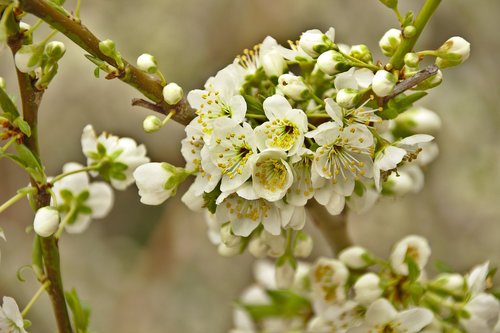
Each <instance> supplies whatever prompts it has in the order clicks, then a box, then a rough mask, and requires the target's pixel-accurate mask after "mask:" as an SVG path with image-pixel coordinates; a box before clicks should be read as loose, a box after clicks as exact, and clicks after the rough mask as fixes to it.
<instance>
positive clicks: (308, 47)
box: [299, 28, 335, 58]
mask: <svg viewBox="0 0 500 333" xmlns="http://www.w3.org/2000/svg"><path fill="white" fill-rule="evenodd" d="M334 40H335V29H333V28H330V29H329V30H328V31H327V32H326V33H323V32H321V31H320V30H318V29H312V30H307V31H306V32H304V33H302V35H301V36H300V40H299V47H300V48H301V49H302V50H304V51H305V52H306V53H307V54H308V55H309V56H311V57H313V58H316V57H317V56H319V55H320V54H321V53H323V52H325V51H326V50H327V49H328V48H330V47H331V46H333V42H334Z"/></svg>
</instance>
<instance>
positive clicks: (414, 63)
mask: <svg viewBox="0 0 500 333" xmlns="http://www.w3.org/2000/svg"><path fill="white" fill-rule="evenodd" d="M404 62H405V65H406V66H408V67H418V64H419V63H420V57H419V56H418V54H416V53H414V52H410V53H407V54H405V57H404Z"/></svg>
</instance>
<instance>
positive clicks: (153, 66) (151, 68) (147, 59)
mask: <svg viewBox="0 0 500 333" xmlns="http://www.w3.org/2000/svg"><path fill="white" fill-rule="evenodd" d="M137 67H138V68H139V69H140V70H141V71H143V72H146V73H149V74H154V73H156V72H158V63H157V62H156V59H155V57H153V56H152V55H151V54H148V53H144V54H141V55H140V56H139V57H138V58H137Z"/></svg>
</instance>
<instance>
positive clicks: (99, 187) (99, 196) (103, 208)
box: [85, 182, 114, 219]
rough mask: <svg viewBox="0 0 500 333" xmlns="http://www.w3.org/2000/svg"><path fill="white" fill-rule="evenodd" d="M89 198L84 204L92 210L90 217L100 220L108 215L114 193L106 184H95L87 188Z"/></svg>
mask: <svg viewBox="0 0 500 333" xmlns="http://www.w3.org/2000/svg"><path fill="white" fill-rule="evenodd" d="M89 192H90V196H89V198H88V199H87V202H86V203H85V204H86V205H87V206H89V207H90V208H91V209H92V217H93V218H97V219H101V218H103V217H105V216H106V215H108V213H109V211H110V210H111V208H112V207H113V203H114V193H113V190H112V189H111V186H109V185H108V184H107V183H104V182H95V183H92V184H90V186H89Z"/></svg>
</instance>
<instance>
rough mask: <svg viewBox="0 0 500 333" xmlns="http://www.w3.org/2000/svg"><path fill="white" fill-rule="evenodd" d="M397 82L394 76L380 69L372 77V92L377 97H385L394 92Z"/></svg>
mask: <svg viewBox="0 0 500 333" xmlns="http://www.w3.org/2000/svg"><path fill="white" fill-rule="evenodd" d="M397 82H398V79H397V77H396V76H395V75H394V74H392V73H390V72H388V71H386V70H383V69H381V70H379V71H377V73H375V76H374V77H373V81H372V90H373V92H374V93H375V94H376V95H377V96H379V97H385V96H387V95H389V94H390V93H391V92H392V91H393V90H394V87H395V86H396V83H397Z"/></svg>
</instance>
